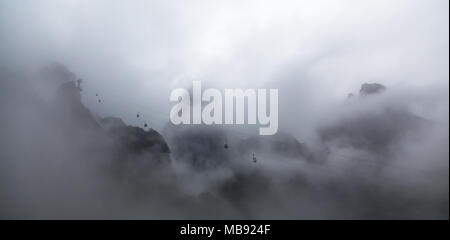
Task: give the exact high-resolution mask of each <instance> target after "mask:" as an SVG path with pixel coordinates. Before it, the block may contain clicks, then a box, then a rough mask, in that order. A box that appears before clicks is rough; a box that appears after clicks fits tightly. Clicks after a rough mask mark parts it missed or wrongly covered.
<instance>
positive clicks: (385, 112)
mask: <svg viewBox="0 0 450 240" xmlns="http://www.w3.org/2000/svg"><path fill="white" fill-rule="evenodd" d="M50 69H53V70H50ZM61 69H65V70H64V71H61ZM45 71H46V73H45V78H44V79H46V80H48V79H50V80H48V81H42V79H40V77H39V76H31V78H29V76H28V77H25V76H24V75H21V74H20V73H12V72H8V71H4V70H2V74H1V88H0V89H1V97H2V101H1V103H2V108H1V111H2V113H1V118H0V119H1V122H0V126H1V129H2V133H3V134H2V137H1V140H2V144H1V159H2V161H1V178H2V181H1V182H2V187H1V194H0V196H1V205H0V206H1V207H0V209H1V211H0V213H1V218H151V219H155V218H157V219H159V218H213V219H217V218H250V219H258V218H275V219H278V218H280V219H285V218H307V219H311V218H313V219H315V218H338V219H346V218H357V219H365V218H370V219H373V218H382V219H385V218H388V219H391V218H448V181H445V180H446V179H448V148H447V147H446V146H448V134H447V133H448V132H447V133H444V132H443V131H440V129H442V128H444V129H445V128H446V127H447V129H448V126H444V125H442V124H440V123H436V122H432V121H430V120H426V119H423V118H421V117H418V116H415V115H414V114H412V113H410V112H409V111H407V110H406V109H402V108H397V107H393V106H391V105H389V104H388V105H386V104H383V103H381V104H380V103H377V104H375V105H371V102H365V101H367V100H370V99H367V96H364V98H359V97H358V98H352V99H347V100H346V99H345V97H344V96H343V98H342V101H343V102H346V101H347V102H346V104H347V105H345V108H346V109H345V110H344V111H343V112H344V114H342V116H341V117H340V118H338V119H337V120H334V121H333V122H330V123H328V124H324V125H323V126H322V127H321V128H319V129H317V138H316V139H314V140H312V141H311V142H300V141H299V140H297V139H296V138H295V137H294V136H292V135H291V134H289V133H283V132H280V133H278V134H276V135H274V136H258V135H255V136H248V135H242V134H237V133H236V132H233V131H230V130H227V129H224V128H220V127H218V126H187V125H186V126H175V125H172V124H170V123H168V125H167V127H166V128H165V129H164V130H163V133H164V135H161V134H160V133H158V132H157V131H155V130H153V129H151V128H149V127H147V128H145V127H137V126H128V125H127V124H125V123H124V122H123V121H122V120H121V119H120V118H117V117H99V116H98V115H96V114H95V113H93V112H91V111H90V110H89V109H88V108H86V107H85V106H84V104H83V103H82V100H81V95H80V93H81V92H82V91H83V85H82V84H81V85H79V86H77V83H76V80H77V79H78V78H77V77H76V74H74V73H72V72H70V71H69V70H68V69H67V68H65V67H63V65H54V66H53V67H52V68H47V69H46V70H45ZM62 72H65V73H62ZM34 77H36V78H34ZM39 79H40V80H39ZM55 85H56V86H55ZM33 86H39V87H38V88H36V87H33ZM44 86H49V88H52V89H53V90H54V91H53V93H52V94H51V96H50V97H48V98H44V97H40V96H39V94H38V92H39V91H41V90H42V89H41V88H43V87H44ZM363 88H364V85H363ZM386 91H387V92H388V91H389V89H388V88H387V90H386ZM381 94H383V93H381ZM381 96H382V95H379V94H375V95H373V96H370V97H371V98H374V99H376V98H379V97H381ZM361 97H363V96H361ZM372 100H373V99H372ZM348 101H350V102H348ZM99 104H101V103H99ZM351 108H358V111H357V113H355V112H354V111H352V113H353V114H351V115H348V114H345V111H347V110H348V109H351ZM436 131H439V134H436V133H437V132H436ZM163 136H164V137H163ZM418 146H419V147H418ZM429 154H431V155H429ZM253 156H254V157H255V158H253ZM424 157H425V158H424ZM423 159H428V161H429V162H427V163H426V164H425V163H424V162H422V161H423Z"/></svg>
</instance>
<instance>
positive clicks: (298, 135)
mask: <svg viewBox="0 0 450 240" xmlns="http://www.w3.org/2000/svg"><path fill="white" fill-rule="evenodd" d="M449 29H450V28H449V1H442V0H427V1H424V0H396V1H391V0H367V1H354V0H340V1H339V3H337V2H336V1H334V0H302V1H297V0H282V1H271V0H248V1H237V0H229V1H209V0H195V1H189V3H188V2H187V1H183V0H173V1H162V0H133V1H110V0H96V1H90V0H64V1H60V0H40V1H29V0H23V1H14V0H3V1H0V53H1V54H0V219H86V218H87V219H448V218H449V198H448V196H449V80H448V79H449V67H448V66H449ZM194 81H200V82H201V86H202V89H203V90H206V89H208V88H211V89H216V90H218V91H219V92H221V93H224V92H225V89H242V90H246V89H250V90H255V92H257V90H260V89H263V90H268V89H276V90H277V91H278V98H277V99H278V111H277V112H278V118H277V120H278V121H277V123H278V124H277V127H278V131H277V133H276V134H275V135H270V136H261V135H259V134H258V130H259V127H261V126H262V125H264V124H262V125H261V126H259V124H255V125H252V124H222V125H206V124H195V125H194V124H192V125H183V124H181V125H174V124H172V123H171V122H170V116H171V115H170V113H171V109H172V108H173V107H174V105H175V104H176V103H175V102H173V101H170V95H171V93H172V92H173V90H175V89H178V88H182V89H186V90H187V91H188V92H190V93H192V92H193V88H194V87H193V85H194V84H193V82H194ZM191 96H193V94H191ZM191 102H193V101H191ZM269 102H270V101H269ZM202 104H204V105H203V106H205V105H206V104H207V101H203V103H202ZM246 110H248V109H246ZM244 111H245V109H244ZM246 113H247V112H246ZM246 115H247V114H246ZM223 116H225V114H223ZM272 116H274V115H272ZM247 117H248V116H247Z"/></svg>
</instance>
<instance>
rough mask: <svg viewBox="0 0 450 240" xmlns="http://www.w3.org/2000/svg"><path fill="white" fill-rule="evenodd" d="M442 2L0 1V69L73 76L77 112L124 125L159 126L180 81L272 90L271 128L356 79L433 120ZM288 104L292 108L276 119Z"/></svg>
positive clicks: (444, 43)
mask: <svg viewBox="0 0 450 240" xmlns="http://www.w3.org/2000/svg"><path fill="white" fill-rule="evenodd" d="M448 5H449V3H448V1H446V0H435V1H429V0H396V1H391V0H376V1H375V0H374V1H359V0H358V1H356V0H342V1H332V0H330V1H325V0H314V1H262V0H253V1H209V0H204V1H189V3H188V1H126V2H125V1H111V0H105V1H102V0H95V1H91V0H89V1H88V0H86V1H80V0H73V1H71V0H68V1H45V0H44V1H1V2H0V52H1V56H0V61H1V62H0V63H1V64H2V65H7V66H16V67H18V69H20V68H23V67H30V69H32V68H37V67H36V66H39V65H42V64H45V63H46V62H52V61H57V62H60V63H62V64H65V65H66V66H68V67H69V69H71V70H72V71H73V72H74V73H75V74H77V75H78V76H79V77H81V78H83V79H84V92H83V97H84V99H83V100H84V102H85V103H86V105H88V107H90V108H91V109H93V110H94V111H95V112H97V113H98V114H100V115H101V116H108V115H113V116H119V117H122V118H124V120H125V121H127V122H128V123H130V124H140V123H139V122H137V120H136V119H135V117H134V116H135V113H136V112H137V111H139V112H141V113H142V114H143V115H144V116H145V115H146V116H148V118H149V119H150V120H149V121H150V122H151V123H150V125H151V127H154V128H156V129H161V128H162V127H163V126H164V124H165V123H166V122H167V121H168V120H169V110H170V108H171V106H172V105H173V104H172V103H170V102H169V94H170V91H171V90H172V89H174V88H178V87H185V88H190V86H191V84H192V80H201V81H202V82H203V84H204V86H207V87H214V88H218V89H222V88H225V87H226V88H238V87H241V88H262V87H268V88H269V87H270V88H280V93H279V95H280V118H282V119H281V120H280V129H289V128H290V127H291V126H290V125H292V124H293V123H290V122H289V121H287V120H283V119H288V118H289V117H290V116H294V117H295V119H296V121H303V122H304V123H305V126H308V122H313V121H314V120H313V119H315V117H316V116H315V114H316V115H317V114H319V115H320V113H317V110H314V109H326V107H325V106H330V104H332V103H334V102H336V100H342V99H345V97H346V95H347V94H348V93H349V92H357V91H358V90H359V86H360V85H361V83H364V82H380V83H382V84H384V85H386V86H388V88H391V89H408V92H411V93H413V94H416V95H417V96H423V98H426V99H427V101H423V102H425V103H424V104H425V105H424V107H423V108H427V109H428V108H429V107H430V106H433V109H431V110H430V111H432V112H431V113H429V114H431V115H433V116H438V118H439V117H441V118H442V116H444V115H448V83H449V82H448V77H449V70H448V64H449V61H448V59H449V37H448V36H449V33H448V28H449V26H448V25H449V19H448V17H449V12H448V11H449V6H448ZM96 93H99V94H100V96H101V98H102V99H103V104H101V105H99V104H97V100H96V97H95V94H96ZM428 95H433V97H432V98H430V96H428ZM430 99H431V100H430ZM293 101H294V102H296V103H297V104H296V106H298V107H299V108H301V109H296V110H292V109H290V110H289V111H287V109H288V107H289V106H291V104H292V102H293ZM427 104H428V105H427ZM419 108H420V107H419ZM443 109H446V110H443ZM305 112H307V114H305ZM419 112H420V111H419ZM442 112H443V113H442ZM150 116H151V117H150ZM311 116H312V117H311ZM444 119H445V117H444ZM445 120H447V121H448V118H447V119H445ZM305 128H307V127H305ZM302 133H305V132H299V133H297V134H302Z"/></svg>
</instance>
